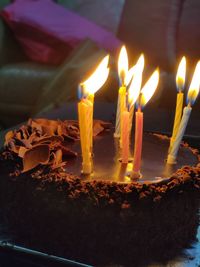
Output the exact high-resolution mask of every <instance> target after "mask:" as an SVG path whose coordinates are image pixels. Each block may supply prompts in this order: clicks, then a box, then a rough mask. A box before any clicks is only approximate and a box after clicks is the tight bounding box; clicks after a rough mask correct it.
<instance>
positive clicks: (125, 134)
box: [121, 110, 130, 163]
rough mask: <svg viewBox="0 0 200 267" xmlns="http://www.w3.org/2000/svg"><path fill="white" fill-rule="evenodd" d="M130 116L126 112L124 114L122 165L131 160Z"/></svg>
mask: <svg viewBox="0 0 200 267" xmlns="http://www.w3.org/2000/svg"><path fill="white" fill-rule="evenodd" d="M129 115H130V112H128V111H126V110H125V111H124V112H123V113H122V135H121V138H122V163H128V158H129Z"/></svg>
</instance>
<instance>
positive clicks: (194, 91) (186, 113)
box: [167, 61, 200, 164]
mask: <svg viewBox="0 0 200 267" xmlns="http://www.w3.org/2000/svg"><path fill="white" fill-rule="evenodd" d="M199 88H200V61H198V63H197V65H196V68H195V71H194V74H193V78H192V81H191V84H190V87H189V90H188V95H187V102H188V105H187V106H186V107H185V108H184V110H183V116H182V119H181V123H180V125H179V128H178V132H177V135H176V138H175V140H174V142H173V145H172V148H171V150H170V152H169V154H168V157H167V163H168V164H175V163H176V158H177V154H178V151H179V147H180V144H181V141H182V139H183V136H184V134H185V130H186V127H187V124H188V121H189V118H190V114H191V111H192V105H193V104H194V102H195V100H196V98H197V96H198V94H199Z"/></svg>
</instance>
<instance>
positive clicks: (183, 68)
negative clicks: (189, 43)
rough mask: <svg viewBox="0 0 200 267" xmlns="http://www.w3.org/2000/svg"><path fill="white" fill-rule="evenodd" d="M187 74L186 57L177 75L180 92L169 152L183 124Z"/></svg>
mask: <svg viewBox="0 0 200 267" xmlns="http://www.w3.org/2000/svg"><path fill="white" fill-rule="evenodd" d="M185 73H186V59H185V57H183V58H182V60H181V62H180V64H179V67H178V71H177V75H176V86H177V90H178V94H177V99H176V112H175V118H174V126H173V132H172V137H171V140H170V148H169V151H170V150H171V148H172V146H173V142H174V140H175V138H176V135H177V132H178V128H179V125H180V122H181V116H182V110H183V96H184V95H183V90H184V85H185Z"/></svg>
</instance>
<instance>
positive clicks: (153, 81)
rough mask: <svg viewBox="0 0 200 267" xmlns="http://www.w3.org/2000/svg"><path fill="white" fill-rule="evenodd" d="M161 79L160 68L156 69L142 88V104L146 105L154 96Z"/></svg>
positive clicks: (142, 105)
mask: <svg viewBox="0 0 200 267" xmlns="http://www.w3.org/2000/svg"><path fill="white" fill-rule="evenodd" d="M158 81H159V70H158V69H156V70H155V71H154V73H153V74H152V75H151V77H150V78H149V80H148V81H147V82H146V84H145V85H144V87H143V88H142V90H141V99H140V106H141V107H144V106H145V105H146V104H147V102H148V101H149V100H150V98H151V97H152V96H153V94H154V92H155V90H156V88H157V86H158Z"/></svg>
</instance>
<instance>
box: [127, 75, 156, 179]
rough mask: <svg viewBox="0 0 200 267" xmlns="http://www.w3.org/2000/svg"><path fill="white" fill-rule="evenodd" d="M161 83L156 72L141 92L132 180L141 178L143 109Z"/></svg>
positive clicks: (137, 114)
mask: <svg viewBox="0 0 200 267" xmlns="http://www.w3.org/2000/svg"><path fill="white" fill-rule="evenodd" d="M158 81H159V71H158V70H155V71H154V73H153V74H152V75H151V77H150V78H149V80H148V81H147V82H146V84H145V85H144V87H143V88H142V90H141V93H140V97H139V100H138V109H137V112H136V125H135V144H134V157H133V169H132V173H131V177H132V179H138V178H140V177H141V173H140V168H141V155H142V136H143V112H142V108H143V107H144V106H145V105H146V104H147V102H148V101H149V100H150V98H151V97H152V95H153V94H154V92H155V90H156V88H157V86H158Z"/></svg>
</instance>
